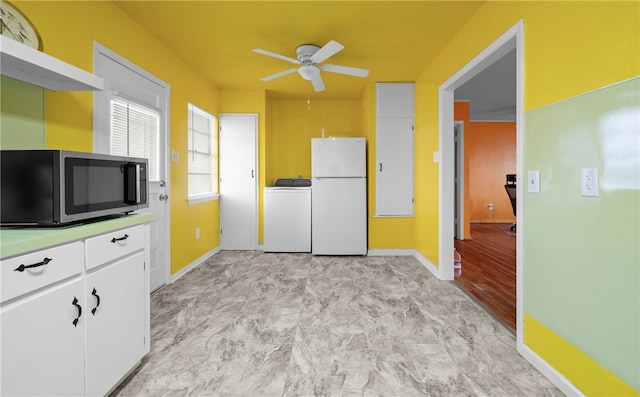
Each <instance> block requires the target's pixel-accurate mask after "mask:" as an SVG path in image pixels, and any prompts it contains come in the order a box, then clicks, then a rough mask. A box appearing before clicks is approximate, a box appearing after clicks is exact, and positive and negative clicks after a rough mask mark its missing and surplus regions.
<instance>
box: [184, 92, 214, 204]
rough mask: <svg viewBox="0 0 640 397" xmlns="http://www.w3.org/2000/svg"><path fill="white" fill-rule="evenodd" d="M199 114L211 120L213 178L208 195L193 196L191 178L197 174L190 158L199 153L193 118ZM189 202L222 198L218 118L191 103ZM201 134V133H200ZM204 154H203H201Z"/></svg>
mask: <svg viewBox="0 0 640 397" xmlns="http://www.w3.org/2000/svg"><path fill="white" fill-rule="evenodd" d="M195 114H198V115H199V116H203V117H205V118H207V119H208V120H209V125H210V126H211V129H210V131H209V152H208V155H209V159H210V163H209V175H210V177H211V190H212V191H210V192H206V193H199V194H191V192H190V190H191V184H190V183H189V176H190V175H192V174H196V173H194V172H192V171H191V170H190V169H189V168H190V158H191V156H193V155H194V153H198V151H197V150H195V148H194V146H195V139H194V138H195V133H196V132H197V131H196V130H195V129H194V125H193V124H194V123H193V116H194V115H195ZM187 116H188V121H187V201H188V203H189V205H191V204H197V203H203V202H208V201H213V200H218V199H219V198H220V193H219V192H220V190H219V189H220V186H219V183H218V182H219V181H218V179H219V172H220V165H219V161H218V160H219V146H218V119H217V117H216V116H215V115H214V114H212V113H209V112H207V111H206V110H204V109H202V108H201V107H199V106H197V105H195V104H193V103H191V102H189V103H188V106H187ZM198 132H201V131H198ZM201 153H202V152H201Z"/></svg>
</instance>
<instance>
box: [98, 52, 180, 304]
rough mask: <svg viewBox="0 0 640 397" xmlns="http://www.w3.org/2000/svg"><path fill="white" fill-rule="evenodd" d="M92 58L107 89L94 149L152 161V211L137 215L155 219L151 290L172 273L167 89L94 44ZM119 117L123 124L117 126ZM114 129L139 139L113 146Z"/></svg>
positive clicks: (100, 104) (101, 98)
mask: <svg viewBox="0 0 640 397" xmlns="http://www.w3.org/2000/svg"><path fill="white" fill-rule="evenodd" d="M94 60H95V61H94V62H95V66H94V72H95V74H97V75H98V76H100V77H102V78H103V79H104V89H103V90H102V91H95V92H94V94H93V109H94V111H93V115H94V116H93V117H94V120H93V126H94V131H93V151H94V152H95V153H106V154H115V153H117V154H125V155H129V156H132V157H146V158H148V159H149V208H146V209H144V210H139V211H138V212H141V213H153V217H154V219H153V221H152V222H151V224H150V229H151V232H150V238H151V241H150V243H151V247H150V253H151V263H150V278H151V281H150V291H151V292H153V291H155V290H156V289H158V288H160V287H161V286H163V285H164V284H166V283H167V279H168V275H169V247H170V233H169V219H170V217H169V205H167V200H168V198H169V196H168V195H167V192H168V191H170V189H169V180H168V178H167V173H168V170H167V163H168V162H167V153H168V150H167V145H168V128H167V126H168V125H169V85H168V84H167V83H165V82H164V81H162V80H160V79H158V78H157V77H155V76H153V75H152V74H150V73H149V72H147V71H145V70H144V69H142V68H140V67H138V66H137V65H135V64H133V63H131V62H129V61H128V60H126V59H125V58H123V57H121V56H120V55H118V54H116V53H115V52H113V51H111V50H109V49H108V48H106V47H104V46H102V45H100V44H98V43H95V44H94ZM134 117H135V118H137V119H140V118H143V119H144V120H145V123H142V124H144V128H136V127H135V126H134V124H135V123H128V122H127V120H129V119H131V118H134ZM116 118H122V120H120V121H124V122H123V123H119V124H118V123H116V121H117V120H116ZM139 124H140V123H138V125H139ZM115 125H125V126H126V127H125V131H124V132H123V133H124V134H125V135H129V134H136V139H131V140H130V141H131V142H127V143H126V144H124V146H123V145H115V144H113V143H112V136H114V134H117V133H119V132H116V131H115V130H116V128H115V127H114V128H112V127H113V126H115ZM134 141H135V142H137V143H135V144H134V143H132V142H134ZM140 142H143V143H140ZM116 146H117V147H116ZM138 146H142V147H138Z"/></svg>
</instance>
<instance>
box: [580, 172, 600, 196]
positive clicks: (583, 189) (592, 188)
mask: <svg viewBox="0 0 640 397" xmlns="http://www.w3.org/2000/svg"><path fill="white" fill-rule="evenodd" d="M580 194H582V195H583V196H586V197H599V196H600V189H599V187H598V169H597V168H583V169H581V170H580Z"/></svg>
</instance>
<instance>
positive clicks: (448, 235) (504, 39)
mask: <svg viewBox="0 0 640 397" xmlns="http://www.w3.org/2000/svg"><path fill="white" fill-rule="evenodd" d="M523 36H524V21H523V20H520V21H518V22H517V23H516V24H515V25H514V26H513V27H511V28H510V29H509V30H507V31H506V32H505V33H503V34H502V35H501V36H500V37H499V38H498V39H497V40H495V41H494V42H493V43H491V44H490V45H489V46H488V47H487V48H485V49H484V50H483V51H482V52H480V54H478V55H477V56H476V57H474V58H473V59H472V60H471V61H470V62H469V63H467V64H466V65H464V66H463V67H462V68H461V69H460V70H458V71H457V72H456V73H455V74H454V75H453V76H451V77H450V78H449V79H448V80H447V81H445V82H444V83H443V84H442V85H440V87H439V101H438V103H439V109H438V118H439V132H438V140H439V148H438V150H439V157H440V167H439V171H438V172H439V175H438V179H439V204H438V206H439V208H438V211H439V214H440V217H439V226H438V234H439V236H440V239H439V252H438V257H439V267H438V272H439V277H440V278H442V279H444V280H453V248H454V244H453V240H454V238H453V236H454V233H453V232H454V230H453V229H454V227H453V221H454V220H453V216H454V186H453V183H454V182H453V178H454V175H453V173H454V161H455V155H454V142H453V128H454V117H453V115H454V112H453V108H454V104H453V102H454V91H455V89H456V88H458V87H460V86H462V85H463V84H464V83H466V82H467V81H469V80H471V79H472V78H473V77H475V76H476V75H477V74H478V73H480V72H481V71H482V70H484V69H485V68H487V67H488V66H489V65H491V64H492V63H494V62H495V61H497V60H498V59H500V58H501V57H502V56H504V55H505V54H507V53H508V52H509V51H511V50H513V49H514V48H515V50H516V164H517V165H516V174H517V175H518V176H517V179H518V180H522V178H521V175H523V154H524V123H523V121H524V94H523V88H524V82H523V77H524V37H523ZM523 192H524V189H523V187H522V184H518V187H517V192H516V194H517V197H523ZM522 201H523V200H522V199H520V200H517V213H518V214H519V217H518V218H519V219H518V233H517V236H516V348H517V349H518V351H519V352H520V353H521V354H522V350H523V348H524V333H523V330H524V327H523V317H524V302H523V297H524V291H523V286H524V282H523V281H524V280H523V249H522V248H523V241H524V231H525V230H526V228H525V227H524V222H523V220H524V217H523V215H522V214H523V213H524V212H523V203H522Z"/></svg>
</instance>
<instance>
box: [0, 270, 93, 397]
mask: <svg viewBox="0 0 640 397" xmlns="http://www.w3.org/2000/svg"><path fill="white" fill-rule="evenodd" d="M86 318H87V309H86V305H85V300H84V280H78V281H75V282H72V283H70V284H66V285H64V286H63V287H60V288H54V289H53V290H52V291H51V292H47V293H46V294H44V295H40V296H37V297H35V298H33V299H31V298H29V299H27V300H26V301H25V302H24V303H20V304H18V305H17V306H14V307H12V308H10V309H5V310H3V311H2V314H1V315H0V321H1V322H2V345H1V346H2V366H1V367H0V368H1V369H2V381H1V384H2V390H0V395H3V396H18V395H20V396H82V395H84V341H85V335H84V331H85V324H86ZM75 319H78V321H77V322H76V323H75V324H74V320H75Z"/></svg>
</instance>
